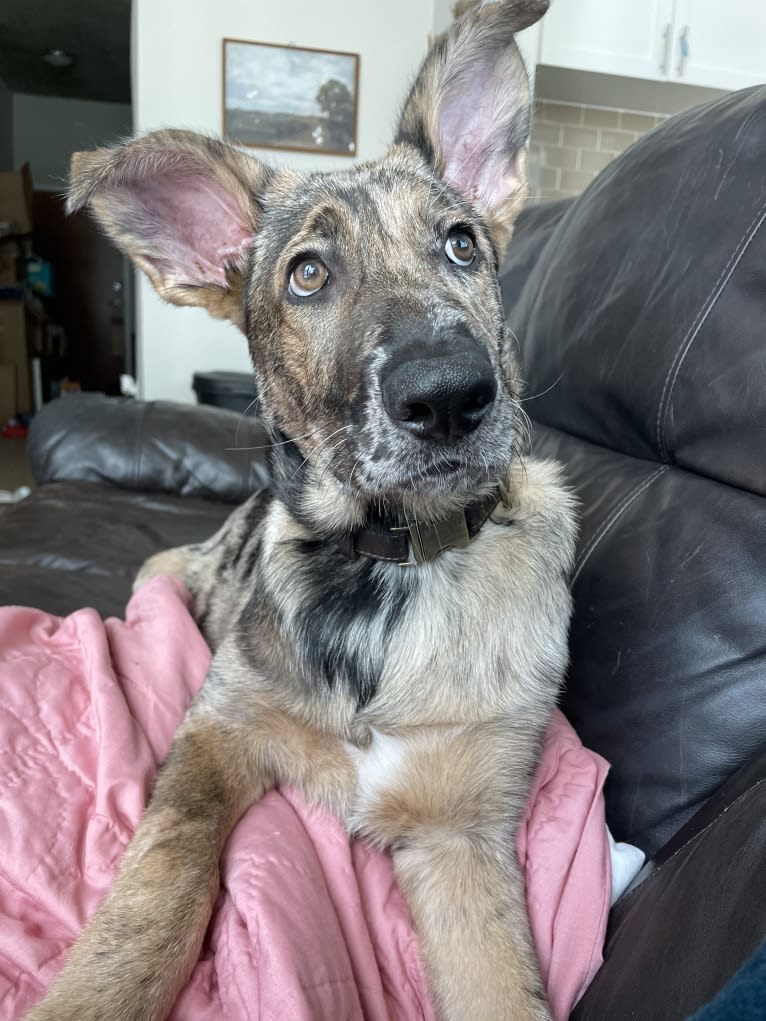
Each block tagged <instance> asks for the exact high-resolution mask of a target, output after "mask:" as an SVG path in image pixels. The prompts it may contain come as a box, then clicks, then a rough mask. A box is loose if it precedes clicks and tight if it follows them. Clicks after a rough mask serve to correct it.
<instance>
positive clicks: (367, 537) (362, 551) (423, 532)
mask: <svg viewBox="0 0 766 1021" xmlns="http://www.w3.org/2000/svg"><path fill="white" fill-rule="evenodd" d="M499 500H500V493H499V491H498V490H497V489H493V490H492V492H491V493H488V494H487V495H486V496H482V497H481V498H480V499H478V500H474V502H473V503H469V504H468V506H467V507H464V508H463V510H456V511H453V512H452V513H451V514H448V515H447V516H446V517H443V518H440V519H439V520H438V521H432V522H430V523H428V524H423V523H422V522H419V521H414V522H412V524H408V525H398V526H396V527H389V528H386V527H385V526H382V527H380V528H377V529H374V528H358V529H357V530H356V531H355V532H347V533H345V534H343V535H340V536H337V537H336V539H335V541H336V543H337V544H338V548H339V549H340V550H341V551H342V552H343V553H345V554H346V556H348V557H351V558H353V559H356V557H369V558H370V559H372V560H385V561H388V562H389V563H392V564H401V565H402V567H414V566H415V564H425V563H428V562H429V561H431V560H435V559H436V558H437V557H438V556H439V554H440V553H443V552H444V551H445V550H448V549H463V548H464V547H465V546H467V545H468V544H469V543H470V541H471V540H472V539H473V538H474V537H475V536H476V535H478V533H479V532H480V530H481V527H482V525H484V523H485V522H486V520H487V518H488V517H489V516H490V514H491V513H492V511H493V510H494V509H495V507H496V506H497V504H498V501H499Z"/></svg>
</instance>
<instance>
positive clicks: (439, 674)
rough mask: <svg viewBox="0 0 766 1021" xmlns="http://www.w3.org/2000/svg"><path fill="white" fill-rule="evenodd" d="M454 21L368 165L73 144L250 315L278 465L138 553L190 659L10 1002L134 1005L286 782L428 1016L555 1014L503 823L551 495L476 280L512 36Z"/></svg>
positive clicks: (235, 315)
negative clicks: (358, 843) (62, 939)
mask: <svg viewBox="0 0 766 1021" xmlns="http://www.w3.org/2000/svg"><path fill="white" fill-rule="evenodd" d="M547 6H548V4H547V0H498V2H496V3H493V4H488V5H484V6H481V7H477V8H475V9H473V10H470V11H468V13H466V14H465V16H464V17H462V18H461V19H460V20H459V21H457V22H456V23H455V24H454V25H453V26H452V27H451V29H450V30H449V32H448V33H446V34H445V35H444V36H443V37H441V38H440V39H439V40H437V42H436V43H435V45H434V46H433V48H432V49H431V50H430V52H429V53H428V55H427V57H426V58H425V61H424V63H423V66H422V68H421V70H420V72H419V74H418V76H417V78H416V80H415V82H414V85H413V87H412V89H411V92H410V94H409V96H408V98H407V100H406V102H405V105H404V109H403V113H402V116H401V121H400V124H399V127H398V132H397V134H396V137H395V140H394V142H393V144H392V146H391V147H390V149H389V150H388V151H387V153H386V154H385V155H384V156H383V157H382V158H381V159H379V160H376V161H373V162H369V163H362V164H360V165H357V166H353V167H352V168H351V169H349V170H343V171H334V172H331V173H310V174H299V173H296V172H293V171H291V170H283V169H279V170H275V169H271V168H270V167H268V166H266V165H264V164H262V163H260V162H258V161H256V160H255V159H253V158H251V157H250V156H248V155H246V154H245V153H243V152H242V151H241V150H239V149H237V148H234V147H232V146H229V145H227V144H224V143H223V142H221V141H216V140H213V139H211V138H208V137H203V136H200V135H196V134H194V133H191V132H186V131H170V130H165V131H158V132H155V133H153V134H149V135H146V136H144V137H140V138H138V139H135V140H133V141H129V142H127V143H125V144H121V145H119V146H117V147H115V148H111V149H102V150H98V151H96V152H93V153H86V154H77V155H76V156H75V157H74V159H73V175H72V184H71V190H70V199H69V206H70V208H71V209H79V208H81V207H84V206H86V205H89V206H90V207H91V208H92V209H93V211H94V212H95V215H96V217H97V218H98V220H99V221H100V222H101V224H102V225H103V227H104V229H105V230H106V232H107V234H108V235H109V236H110V237H111V238H113V239H114V241H115V242H116V243H117V245H118V246H119V247H120V248H121V249H123V250H124V251H125V252H127V253H128V254H129V255H130V256H131V257H132V258H133V259H134V261H135V262H136V264H137V265H138V266H139V267H140V268H141V269H142V270H143V271H144V272H145V273H146V274H147V275H148V277H149V279H150V280H151V282H152V283H153V285H154V287H155V288H156V289H157V291H158V292H159V294H160V295H161V296H162V297H163V298H165V299H167V300H168V301H170V302H173V303H176V304H179V305H200V306H204V307H205V308H207V310H208V311H209V312H210V313H211V314H212V315H213V316H218V317H224V318H227V319H229V320H231V321H232V322H234V323H236V324H237V325H238V326H240V327H241V329H242V330H243V332H244V333H245V335H246V337H247V340H248V344H249V349H250V352H251V355H252V361H253V365H254V373H255V382H256V387H257V394H258V410H259V413H260V415H261V417H262V418H263V420H264V421H265V422H266V423H267V425H268V427H269V429H270V430H271V434H272V436H273V446H272V447H271V449H270V454H269V457H270V464H271V472H272V478H273V482H272V485H271V488H270V489H269V490H268V491H264V492H259V493H257V494H255V495H254V496H253V497H252V498H251V499H250V500H248V501H247V502H246V503H245V504H244V505H243V506H242V507H240V508H239V509H238V510H236V511H235V512H234V514H233V515H232V516H231V518H230V519H229V520H228V521H227V522H226V524H225V525H224V526H223V528H221V530H220V531H219V532H218V533H217V534H216V535H215V536H213V538H212V539H210V540H209V541H208V542H205V543H203V544H200V545H197V546H188V547H185V548H180V549H176V550H171V551H168V552H165V553H161V554H159V555H157V556H156V557H153V558H152V559H151V560H150V561H148V562H147V564H146V565H145V566H144V568H143V569H142V571H141V573H140V575H139V579H138V583H139V584H140V583H141V582H143V581H145V580H146V579H147V578H149V577H152V576H154V575H156V574H162V573H171V574H175V575H178V576H179V577H180V578H182V579H183V581H184V582H185V583H186V585H187V586H188V587H189V589H190V590H191V592H192V595H193V602H194V612H195V616H196V619H197V621H198V623H199V625H200V627H201V628H202V630H203V633H204V634H205V636H206V638H207V640H208V641H209V642H210V644H211V646H212V648H213V650H214V657H213V660H212V664H211V667H210V670H209V673H208V676H207V678H206V680H205V683H204V685H203V687H202V689H201V691H200V693H199V695H198V696H197V698H196V700H195V702H194V703H193V705H192V706H191V708H190V710H189V712H188V714H187V716H186V718H185V720H184V722H183V724H182V725H181V727H180V729H179V731H178V733H177V735H176V738H175V741H174V744H173V747H172V749H171V751H170V754H169V757H168V759H167V761H166V762H165V764H164V766H163V767H162V769H161V771H160V774H159V777H158V780H157V783H156V788H155V790H154V792H153V795H152V797H151V800H150V803H149V806H148V808H147V810H146V813H145V816H144V818H143V820H142V821H141V823H140V825H139V827H138V829H137V831H136V834H135V837H134V839H133V841H132V842H131V844H130V846H129V847H128V849H127V851H126V853H125V855H124V859H123V861H122V863H121V866H120V869H119V873H118V876H117V878H116V881H115V883H114V886H113V889H112V891H111V892H110V894H109V896H108V897H107V899H106V901H105V902H104V904H103V905H102V907H101V908H100V910H99V911H98V912H97V913H96V915H95V917H94V918H93V919H92V920H91V922H90V923H89V924H88V925H87V927H86V928H85V929H84V931H83V933H82V934H81V936H80V938H79V939H78V941H77V943H76V944H75V946H74V948H73V950H72V952H71V955H70V957H69V960H68V962H67V964H66V966H65V968H64V970H63V972H62V974H61V975H60V977H59V978H58V979H57V981H56V982H55V983H54V984H53V986H52V988H51V989H50V990H49V992H48V994H47V996H46V997H45V999H44V1000H43V1002H42V1003H41V1004H40V1005H39V1006H38V1007H37V1008H35V1009H33V1010H32V1012H31V1014H30V1015H29V1017H30V1018H31V1019H34V1021H53V1019H55V1021H75V1019H77V1021H96V1019H99V1021H151V1019H161V1018H163V1017H165V1016H166V1015H167V1013H168V1012H169V1011H170V1009H171V1007H172V1005H173V1002H174V1000H175V998H176V996H177V994H178V992H179V990H180V989H181V987H182V986H183V984H184V982H185V981H186V980H187V978H188V977H189V975H190V973H191V970H192V968H193V966H194V964H195V962H196V960H197V957H198V954H199V952H200V948H201V945H202V941H203V937H204V933H205V929H206V926H207V925H208V922H209V919H210V916H211V912H212V909H213V904H214V901H215V898H216V895H217V892H218V886H219V864H218V863H219V857H220V855H221V852H222V849H223V846H224V843H225V841H226V840H227V838H228V835H229V833H230V832H231V830H232V828H233V827H234V825H235V824H236V822H237V820H238V819H239V817H240V816H241V815H242V813H243V812H244V811H245V810H246V809H247V807H248V806H249V805H251V804H252V803H253V802H254V801H255V800H257V799H258V798H260V797H261V796H262V795H263V794H264V792H266V791H267V790H269V789H270V788H272V787H274V786H275V785H278V784H294V785H296V786H297V787H299V788H300V789H301V790H302V791H303V793H304V794H305V796H306V797H307V798H308V799H310V800H311V801H312V802H314V803H318V804H320V805H322V806H325V807H326V808H327V809H328V810H329V811H332V812H334V813H336V814H337V815H338V816H339V817H341V818H342V819H343V820H344V821H345V824H346V826H347V828H348V831H349V833H350V834H354V835H362V836H364V837H366V838H367V839H368V840H370V841H372V842H373V843H374V844H375V845H377V846H379V847H381V848H385V849H387V850H388V851H389V852H390V854H391V856H392V858H393V864H394V868H395V873H396V877H397V880H398V882H399V884H400V886H401V889H402V891H403V893H404V896H405V898H406V900H407V903H408V906H409V909H410V911H411V915H412V920H413V924H414V926H415V929H416V932H417V935H418V940H419V946H420V950H421V954H422V957H423V960H424V963H425V967H426V972H427V976H428V981H429V983H430V988H431V990H432V994H433V998H434V1003H435V1007H436V1010H437V1013H438V1015H439V1017H441V1018H443V1019H445V1021H467V1019H471V1021H474V1019H481V1021H493V1019H501V1018H502V1019H513V1021H550V1013H549V1009H548V1006H547V1003H546V998H545V994H544V990H543V986H542V982H541V977H540V973H539V969H538V965H537V963H536V959H535V954H534V950H533V947H532V944H531V940H530V934H529V925H528V920H527V913H526V905H525V895H524V886H523V880H522V876H521V874H520V869H519V865H518V862H517V860H516V857H515V850H514V848H515V840H514V838H515V831H516V828H517V826H518V823H519V820H520V817H521V814H522V812H523V810H524V807H525V802H526V797H527V792H528V788H529V782H530V779H531V775H532V773H533V771H534V769H535V766H536V763H537V760H538V755H539V752H540V748H541V743H542V739H543V736H544V733H545V730H546V727H547V725H548V722H549V718H550V715H551V711H552V709H553V707H554V704H555V701H556V698H557V693H558V691H559V687H560V684H561V681H562V677H563V675H564V671H565V668H566V663H567V630H568V622H569V616H570V612H571V605H570V594H569V588H568V582H567V578H568V574H569V571H570V568H571V564H572V557H573V548H574V538H575V531H576V525H575V512H574V507H573V500H572V498H571V496H570V495H569V493H568V491H567V489H566V487H565V486H564V485H563V483H562V481H561V478H560V470H559V468H558V466H556V465H555V464H553V463H548V462H543V461H538V460H535V459H534V458H532V457H531V456H529V455H528V450H527V445H526V441H525V425H524V415H523V412H522V410H521V404H520V397H519V393H520V390H519V380H518V369H517V366H516V363H515V360H514V354H513V351H512V347H511V343H510V339H509V336H508V335H507V331H506V328H505V326H504V316H503V309H502V305H501V300H500V292H499V284H498V276H497V270H498V265H499V260H500V259H501V257H502V253H503V251H504V249H505V246H506V245H507V243H508V241H509V239H510V236H511V233H512V227H513V222H514V220H515V218H516V216H517V214H518V212H519V211H520V209H521V208H522V206H523V204H524V200H525V197H526V191H527V184H526V162H525V142H526V139H527V137H528V133H529V88H528V82H527V77H526V73H525V70H524V66H523V63H522V61H521V58H520V56H519V53H518V50H517V48H516V46H515V43H514V34H515V33H516V32H518V31H520V30H521V29H523V28H526V27H527V26H528V25H530V24H532V23H533V22H534V21H536V20H537V19H538V18H539V17H540V16H541V15H542V14H543V13H544V11H545V10H546V8H547Z"/></svg>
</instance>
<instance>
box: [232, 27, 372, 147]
mask: <svg viewBox="0 0 766 1021" xmlns="http://www.w3.org/2000/svg"><path fill="white" fill-rule="evenodd" d="M222 66H223V88H222V93H223V135H224V137H225V138H226V139H228V140H229V141H230V142H233V143H235V144H238V145H244V146H249V147H255V148H259V149H282V150H287V151H292V152H311V153H316V154H319V155H325V156H349V157H352V158H353V157H354V156H356V154H357V121H358V108H359V54H358V53H346V52H343V51H341V50H318V49H311V48H309V47H307V46H292V45H290V46H281V45H278V44H276V43H265V42H255V41H251V40H247V39H224V40H223V61H222Z"/></svg>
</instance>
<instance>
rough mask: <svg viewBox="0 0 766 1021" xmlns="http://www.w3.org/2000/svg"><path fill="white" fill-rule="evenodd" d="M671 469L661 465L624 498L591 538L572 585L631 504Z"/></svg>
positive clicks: (575, 570)
mask: <svg viewBox="0 0 766 1021" xmlns="http://www.w3.org/2000/svg"><path fill="white" fill-rule="evenodd" d="M669 467H670V465H667V464H663V465H661V466H660V467H659V468H657V469H656V471H653V472H652V474H651V475H650V476H649V478H648V479H644V481H643V482H642V483H641V485H640V486H638V487H637V488H636V489H634V490H632V492H630V493H628V495H627V496H626V497H624V499H623V500H622V501H621V502H620V503H619V504H618V505H617V506H616V507H615V509H614V510H613V511H612V513H611V514H610V515H609V517H608V518H607V520H606V521H605V522H604V523H603V525H602V526H601V528H599V530H598V531H597V532H596V533H595V534H594V535H593V536H592V537H591V539H590V541H589V542H588V544H587V545H586V547H585V549H584V550H583V551H582V553H581V554H580V556H579V558H578V560H577V563H576V564H575V569H574V573H573V575H572V585H574V583H575V582H576V581H577V579H578V578H579V576H580V573H581V572H582V569H583V567H584V566H585V564H586V563H587V562H588V560H589V559H590V557H591V555H592V554H593V551H594V550H595V549H596V547H597V546H598V544H599V543H600V542H601V540H602V539H603V538H604V537H605V535H606V534H607V532H609V530H610V529H611V528H612V526H613V525H614V524H615V523H616V522H617V520H618V519H619V518H620V517H621V516H622V515H623V514H624V513H625V511H626V510H627V509H628V507H629V506H630V505H631V503H633V501H634V500H635V499H636V498H637V497H639V496H640V495H641V493H643V492H644V490H646V489H648V487H649V486H650V485H651V484H652V483H653V482H654V480H655V479H657V478H659V476H660V475H663V474H664V473H665V472H666V471H667V470H668V469H669Z"/></svg>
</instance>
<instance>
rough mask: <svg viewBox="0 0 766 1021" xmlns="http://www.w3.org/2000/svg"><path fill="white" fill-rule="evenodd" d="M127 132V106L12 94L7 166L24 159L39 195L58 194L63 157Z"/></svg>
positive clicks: (65, 164) (64, 173)
mask: <svg viewBox="0 0 766 1021" xmlns="http://www.w3.org/2000/svg"><path fill="white" fill-rule="evenodd" d="M131 131H132V117H131V112H130V105H129V104H127V103H101V102H96V101H94V100H89V99H62V98H61V97H59V96H30V95H25V94H24V93H21V92H16V93H14V94H13V163H14V168H15V169H16V170H18V169H19V167H21V165H22V163H26V162H27V160H28V161H29V164H30V167H31V170H32V182H33V184H34V186H35V188H39V189H40V190H41V191H61V190H62V189H63V188H65V187H66V182H67V179H68V177H69V159H70V157H71V155H72V153H73V152H77V151H78V150H80V149H95V148H97V147H98V146H99V145H103V144H104V143H105V142H113V141H114V140H115V139H117V138H121V137H123V136H125V135H129V134H130V133H131Z"/></svg>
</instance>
